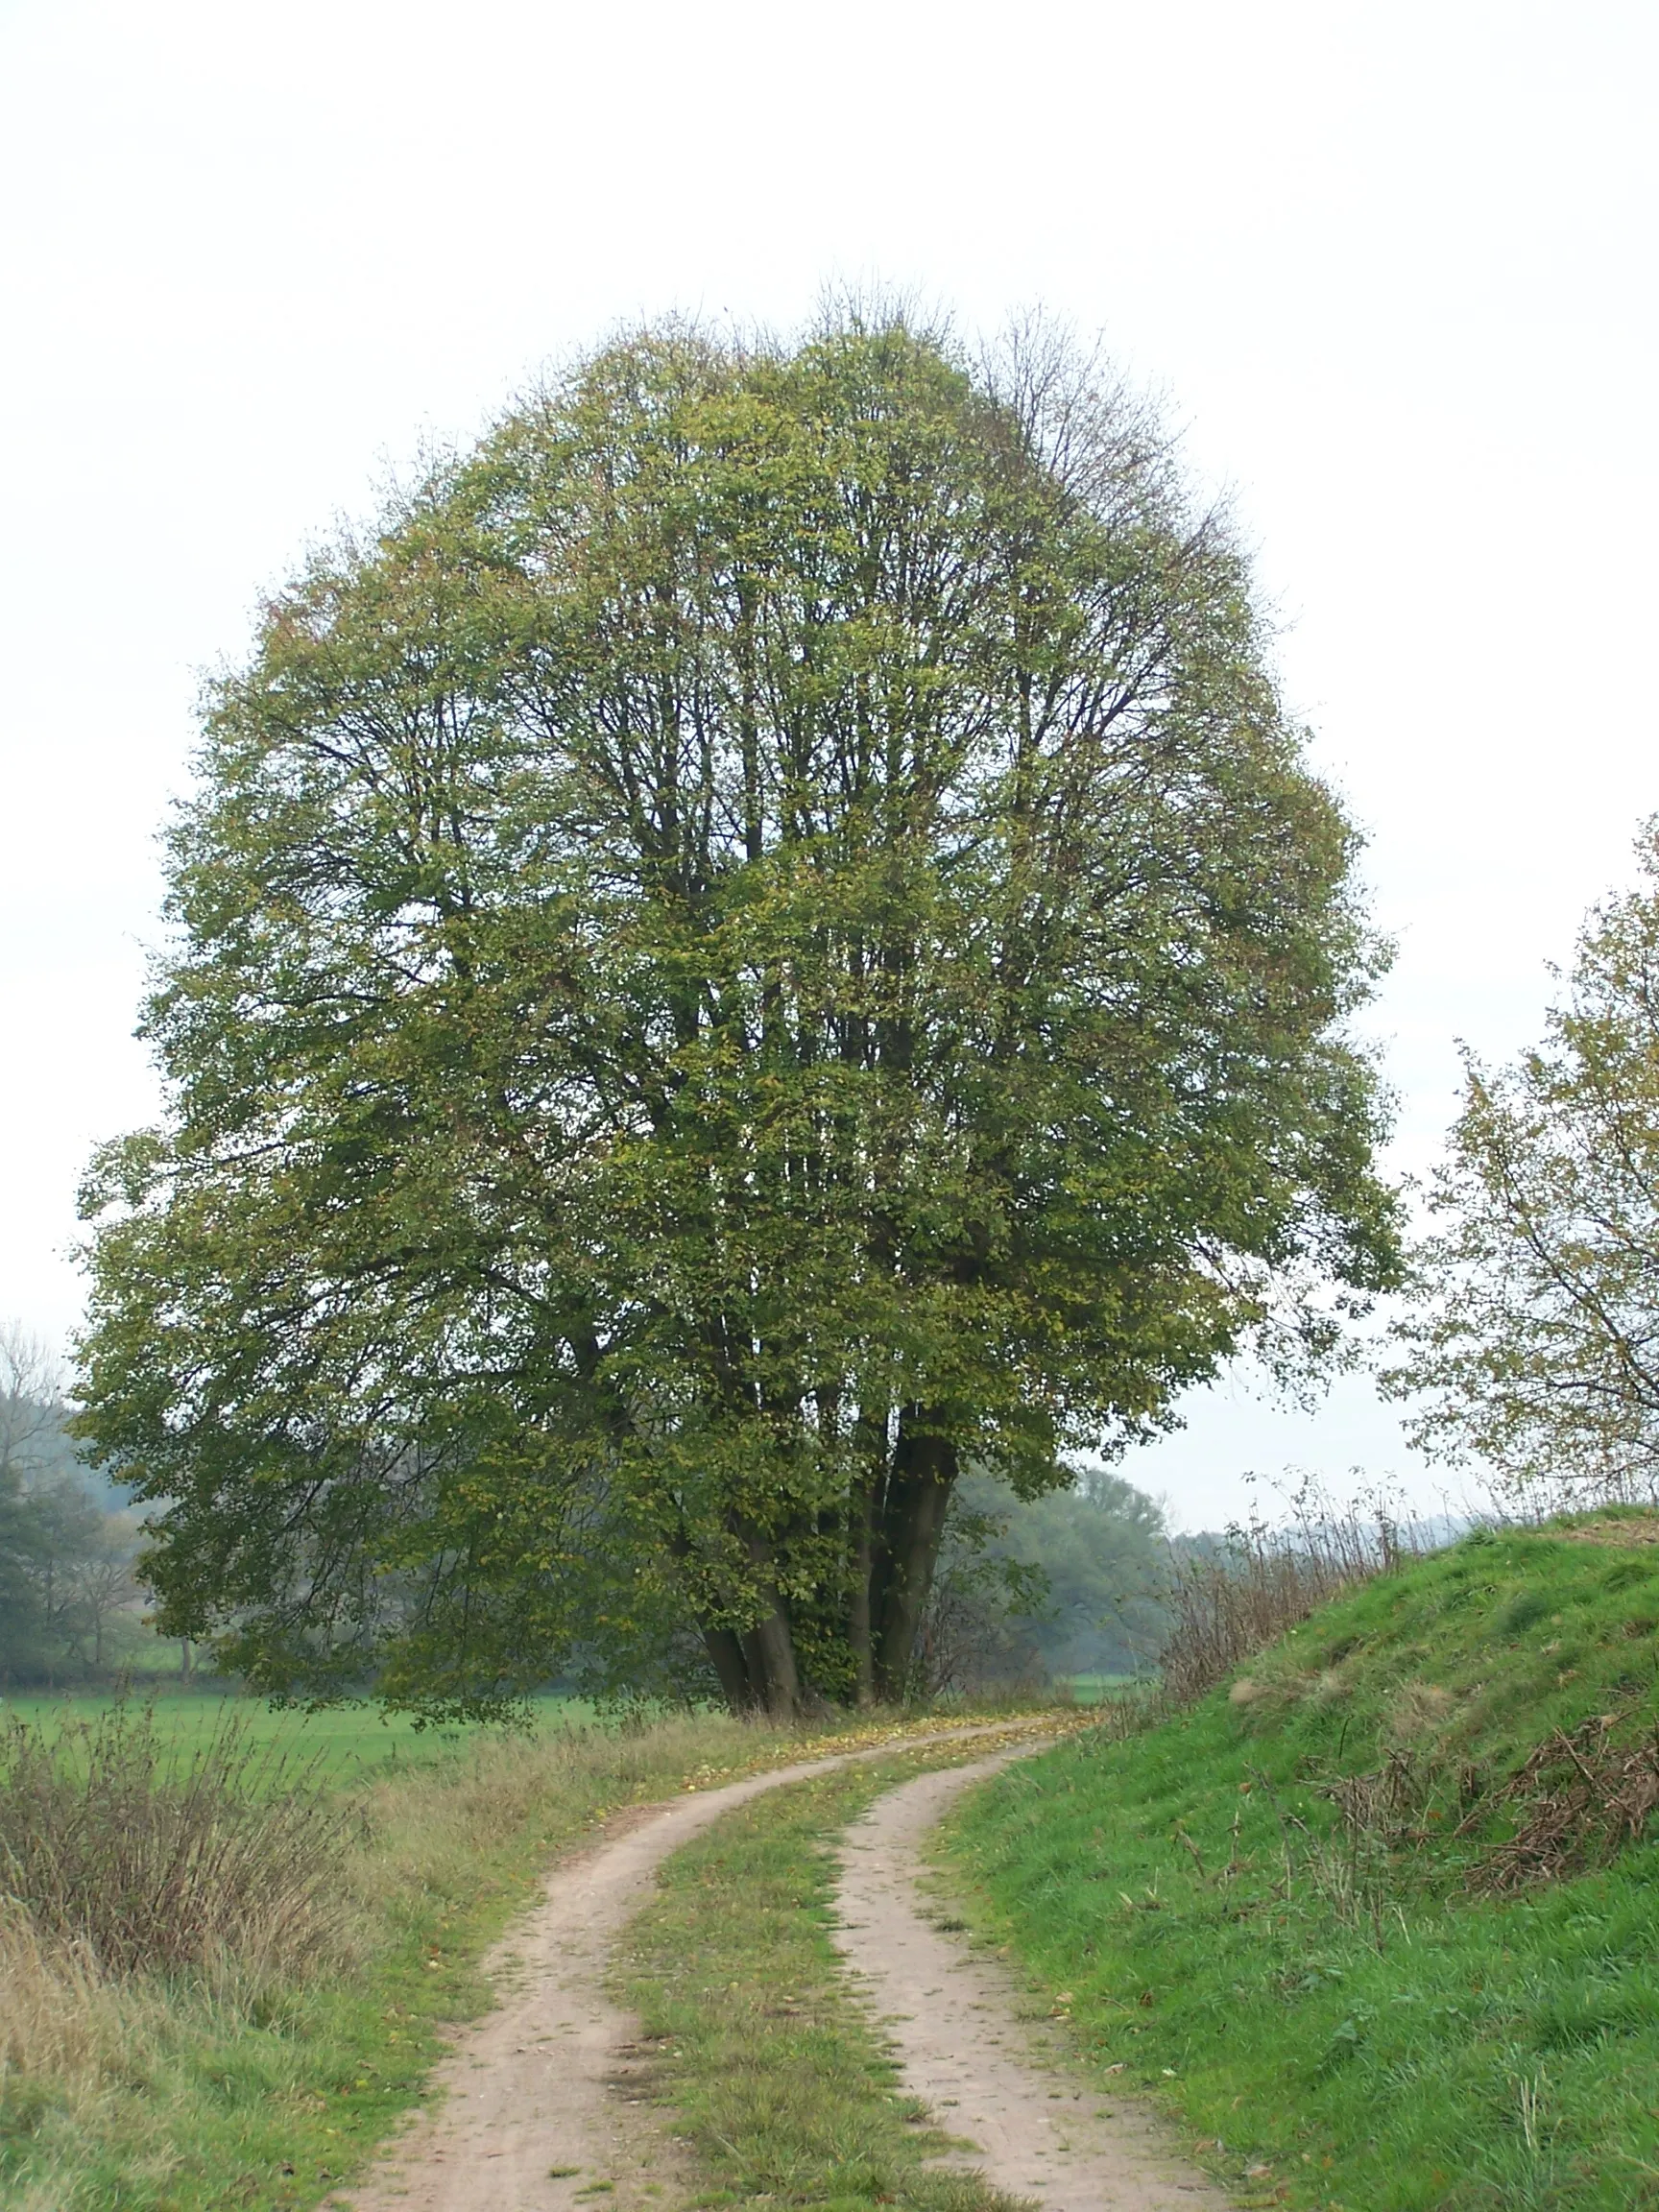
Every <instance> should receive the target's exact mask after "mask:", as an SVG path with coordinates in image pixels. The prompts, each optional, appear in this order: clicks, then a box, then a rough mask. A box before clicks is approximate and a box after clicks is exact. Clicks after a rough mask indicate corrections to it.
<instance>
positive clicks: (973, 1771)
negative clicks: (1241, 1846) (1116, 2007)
mask: <svg viewBox="0 0 1659 2212" xmlns="http://www.w3.org/2000/svg"><path fill="white" fill-rule="evenodd" d="M1028 1748H1030V1747H1029V1746H1017V1747H1016V1748H1014V1749H1012V1750H1006V1751H999V1752H998V1753H997V1754H996V1755H995V1756H994V1757H992V1758H989V1759H981V1760H976V1761H975V1762H974V1764H973V1765H972V1766H967V1767H945V1768H942V1769H940V1770H939V1771H938V1772H935V1773H931V1774H923V1775H919V1776H918V1777H917V1779H916V1780H915V1781H914V1782H904V1783H902V1784H901V1785H900V1786H899V1787H898V1788H897V1789H896V1790H889V1791H887V1792H886V1793H885V1794H884V1795H883V1796H881V1797H879V1798H878V1800H877V1802H876V1803H875V1805H874V1806H872V1808H871V1809H870V1811H869V1812H868V1813H866V1814H865V1815H863V1816H862V1818H861V1819H859V1820H856V1821H854V1824H853V1826H852V1827H851V1828H849V1830H848V1831H847V1839H846V1844H845V1847H844V1857H843V1866H844V1871H843V1874H842V1879H841V1884H840V1888H839V1892H838V1905H839V1912H840V1919H841V1926H840V1928H839V1929H838V1931H837V1932H836V1941H837V1943H838V1944H839V1946H840V1949H841V1952H842V1954H843V1956H844V1957H845V1958H846V1959H847V1960H848V1961H849V1964H850V1965H851V1966H852V1968H853V1970H854V1973H855V1974H857V1975H858V1976H859V1977H860V1987H861V1988H862V1991H863V1993H864V1995H865V1997H866V1999H867V2001H868V2003H869V2004H870V2006H871V2007H872V2008H873V2010H874V2011H875V2012H876V2014H877V2016H878V2018H879V2019H880V2020H881V2022H882V2025H883V2026H884V2027H885V2028H886V2029H887V2031H888V2032H889V2034H890V2036H891V2039H892V2044H893V2049H894V2054H895V2056H896V2057H897V2058H898V2059H899V2062H900V2064H901V2066H902V2071H903V2082H904V2087H905V2089H906V2090H907V2091H908V2092H909V2094H910V2095H911V2096H914V2097H918V2098H920V2099H921V2100H922V2101H923V2102H924V2103H925V2104H926V2105H927V2106H928V2108H929V2110H930V2112H931V2114H932V2117H933V2119H934V2120H935V2122H936V2123H937V2125H938V2126H939V2127H940V2128H943V2129H944V2130H945V2131H946V2132H947V2133H949V2134H950V2135H954V2136H957V2137H960V2138H966V2140H967V2142H968V2143H969V2144H970V2145H972V2149H971V2150H965V2151H963V2152H957V2153H954V2154H953V2156H952V2163H954V2164H957V2165H961V2166H965V2167H973V2168H976V2169H977V2170H978V2171H979V2172H981V2173H982V2174H984V2176H985V2177H986V2178H987V2180H989V2181H991V2182H992V2183H993V2184H994V2185H995V2186H996V2187H997V2188H998V2189H1002V2190H1006V2191H1007V2193H1008V2194H1009V2195H1010V2196H1012V2197H1023V2198H1027V2199H1034V2200H1036V2201H1037V2203H1038V2204H1040V2205H1042V2206H1043V2207H1044V2208H1045V2212H1195V2208H1197V2207H1200V2206H1206V2207H1213V2208H1216V2212H1218V2208H1219V2207H1222V2206H1225V2205H1226V2204H1227V2203H1228V2202H1229V2199H1228V2198H1227V2197H1226V2196H1225V2195H1224V2194H1223V2193H1222V2191H1221V2190H1220V2189H1219V2188H1218V2187H1217V2186H1216V2185H1215V2184H1214V2182H1212V2181H1209V2180H1207V2179H1206V2178H1205V2177H1204V2176H1202V2175H1201V2174H1199V2173H1197V2172H1196V2171H1195V2170H1194V2169H1193V2168H1191V2167H1190V2166H1187V2165H1184V2164H1183V2163H1182V2161H1181V2160H1180V2158H1179V2157H1178V2156H1177V2155H1176V2154H1175V2153H1173V2152H1170V2151H1169V2150H1168V2149H1166V2147H1165V2145H1164V2143H1163V2141H1162V2137H1161V2130H1160V2129H1159V2128H1158V2126H1157V2124H1156V2122H1155V2120H1154V2119H1153V2117H1152V2116H1151V2115H1150V2114H1149V2113H1148V2112H1147V2111H1146V2110H1145V2108H1144V2107H1143V2106H1138V2105H1137V2104H1135V2103H1134V2102H1133V2101H1132V2100H1130V2099H1127V2098H1120V2097H1118V2095H1117V2094H1115V2093H1113V2092H1111V2091H1110V2090H1108V2089H1106V2088H1105V2086H1104V2085H1103V2084H1099V2083H1097V2082H1095V2083H1091V2082H1089V2081H1087V2080H1084V2079H1083V2078H1082V2077H1081V2076H1080V2074H1079V2073H1078V2071H1077V2069H1076V2067H1075V2065H1074V2064H1070V2065H1069V2064H1068V2061H1067V2056H1066V2054H1065V2053H1063V2052H1062V2051H1061V2050H1060V2048H1059V2047H1058V2045H1057V2043H1056V2040H1055V2036H1054V2032H1053V2031H1052V2030H1051V2029H1048V2028H1047V2027H1046V2026H1045V2025H1042V2024H1040V2023H1039V2022H1037V2021H1034V2020H1032V2019H1031V2018H1030V2017H1029V2013H1030V2000H1029V1998H1028V1997H1027V1996H1026V1995H1025V1994H1024V1992H1022V1990H1021V1989H1019V1987H1018V1986H1017V1984H1016V1983H1015V1981H1014V1978H1013V1977H1012V1975H1010V1974H1009V1973H1008V1972H1007V1970H1006V1969H1005V1968H1003V1967H1002V1966H1000V1965H999V1964H998V1961H997V1960H993V1959H988V1958H986V1957H984V1956H983V1955H982V1954H980V1953H977V1952H974V1951H972V1950H970V1948H969V1946H968V1943H967V1940H966V1938H965V1937H964V1936H960V1935H957V1934H954V1933H951V1932H950V1931H948V1930H946V1929H942V1928H940V1927H939V1926H938V1925H936V1921H937V1917H938V1914H937V1910H936V1908H935V1907H932V1906H930V1905H929V1904H928V1902H927V1900H926V1898H925V1897H924V1896H923V1895H922V1894H921V1892H920V1891H919V1889H918V1887H917V1877H918V1873H919V1871H920V1862H921V1840H922V1838H923V1836H924V1835H925V1834H926V1831H927V1830H928V1829H929V1828H930V1827H931V1826H932V1825H933V1823H934V1822H935V1821H936V1820H938V1819H939V1818H940V1817H941V1815H943V1814H944V1813H945V1811H946V1809H947V1808H948V1806H949V1805H950V1800H951V1798H952V1797H953V1796H954V1795H955V1794H956V1792H957V1791H960V1790H963V1789H965V1788H966V1787H967V1786H968V1785H969V1784H970V1783H972V1782H974V1781H978V1780H982V1779H983V1778H984V1777H985V1776H986V1775H988V1774H994V1773H995V1772H996V1771H997V1770H998V1767H1003V1766H1005V1765H1006V1764H1007V1763H1008V1761H1009V1760H1010V1759H1017V1758H1020V1757H1022V1755H1023V1754H1024V1752H1025V1751H1026V1750H1027V1749H1028ZM1022 2014H1023V2015H1025V2017H1022Z"/></svg>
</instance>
